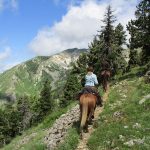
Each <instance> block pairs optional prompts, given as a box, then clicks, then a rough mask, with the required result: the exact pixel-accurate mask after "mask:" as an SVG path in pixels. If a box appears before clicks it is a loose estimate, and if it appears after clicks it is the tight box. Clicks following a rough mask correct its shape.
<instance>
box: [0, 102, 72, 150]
mask: <svg viewBox="0 0 150 150" xmlns="http://www.w3.org/2000/svg"><path fill="white" fill-rule="evenodd" d="M73 106H74V103H72V104H71V105H69V106H68V107H67V108H64V109H59V110H58V111H56V110H55V111H54V112H53V113H51V114H49V115H48V116H47V117H46V118H45V119H44V121H43V122H42V123H40V124H39V125H38V126H36V127H32V128H31V129H29V130H27V131H25V132H24V134H23V135H21V136H17V137H16V138H14V139H13V140H12V142H11V143H10V144H8V145H6V146H5V147H4V148H3V149H2V150H44V149H46V146H45V145H44V143H43V139H44V137H45V136H46V135H47V129H49V128H50V127H51V126H52V125H53V123H54V122H55V120H56V119H57V118H59V117H60V116H61V115H62V114H64V113H66V112H67V110H69V109H70V108H71V107H73ZM23 140H24V141H25V143H23V142H22V141H23Z"/></svg>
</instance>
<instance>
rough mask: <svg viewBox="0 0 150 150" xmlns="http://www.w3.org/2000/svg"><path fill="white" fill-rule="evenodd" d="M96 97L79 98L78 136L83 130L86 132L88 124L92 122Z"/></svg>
mask: <svg viewBox="0 0 150 150" xmlns="http://www.w3.org/2000/svg"><path fill="white" fill-rule="evenodd" d="M96 99H97V97H96V96H95V95H93V94H83V95H81V97H80V136H81V138H82V134H83V130H84V129H85V131H86V132H88V122H90V121H92V116H93V115H94V110H95V107H96Z"/></svg>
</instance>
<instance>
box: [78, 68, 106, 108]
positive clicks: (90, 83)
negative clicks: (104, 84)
mask: <svg viewBox="0 0 150 150" xmlns="http://www.w3.org/2000/svg"><path fill="white" fill-rule="evenodd" d="M84 79H85V85H84V88H83V89H82V91H81V92H80V93H79V97H80V96H81V95H82V94H84V93H92V94H94V95H95V96H96V97H97V105H99V106H100V107H102V106H103V105H102V99H101V97H100V95H99V93H98V90H97V88H96V86H97V85H98V84H99V83H98V80H97V76H96V75H95V74H94V73H93V67H88V68H87V74H86V76H85V78H84Z"/></svg>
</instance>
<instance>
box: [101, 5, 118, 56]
mask: <svg viewBox="0 0 150 150" xmlns="http://www.w3.org/2000/svg"><path fill="white" fill-rule="evenodd" d="M115 21H116V17H115V16H114V15H113V11H112V8H111V6H110V5H109V6H108V7H107V10H106V14H105V15H104V20H103V23H104V26H102V35H103V39H104V44H105V45H104V54H103V55H106V57H107V56H108V55H109V54H111V52H112V44H113V39H114V26H113V23H114V22H115ZM100 38H102V37H101V35H100Z"/></svg>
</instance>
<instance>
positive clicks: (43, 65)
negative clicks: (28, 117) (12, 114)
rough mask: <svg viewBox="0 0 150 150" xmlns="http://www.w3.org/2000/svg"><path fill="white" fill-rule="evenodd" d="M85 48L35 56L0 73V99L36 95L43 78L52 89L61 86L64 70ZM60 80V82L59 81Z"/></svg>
mask: <svg viewBox="0 0 150 150" xmlns="http://www.w3.org/2000/svg"><path fill="white" fill-rule="evenodd" d="M84 52H87V49H77V48H73V49H67V50H65V51H62V52H61V53H57V54H55V55H51V56H37V57H35V58H32V59H30V60H27V61H25V62H23V63H21V64H18V65H16V66H15V67H13V68H11V69H9V70H7V71H5V72H3V73H2V74H0V100H2V99H3V100H10V101H13V100H15V99H16V97H17V96H19V95H22V94H25V95H36V94H38V93H39V90H40V89H41V86H42V82H43V81H44V80H45V79H49V80H50V81H51V86H52V88H53V89H55V88H56V87H59V86H62V85H63V84H64V80H65V78H66V74H67V72H66V70H68V69H70V68H71V66H70V63H71V62H75V61H76V60H77V58H78V57H79V55H80V54H81V53H84ZM60 81H61V82H60Z"/></svg>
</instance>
